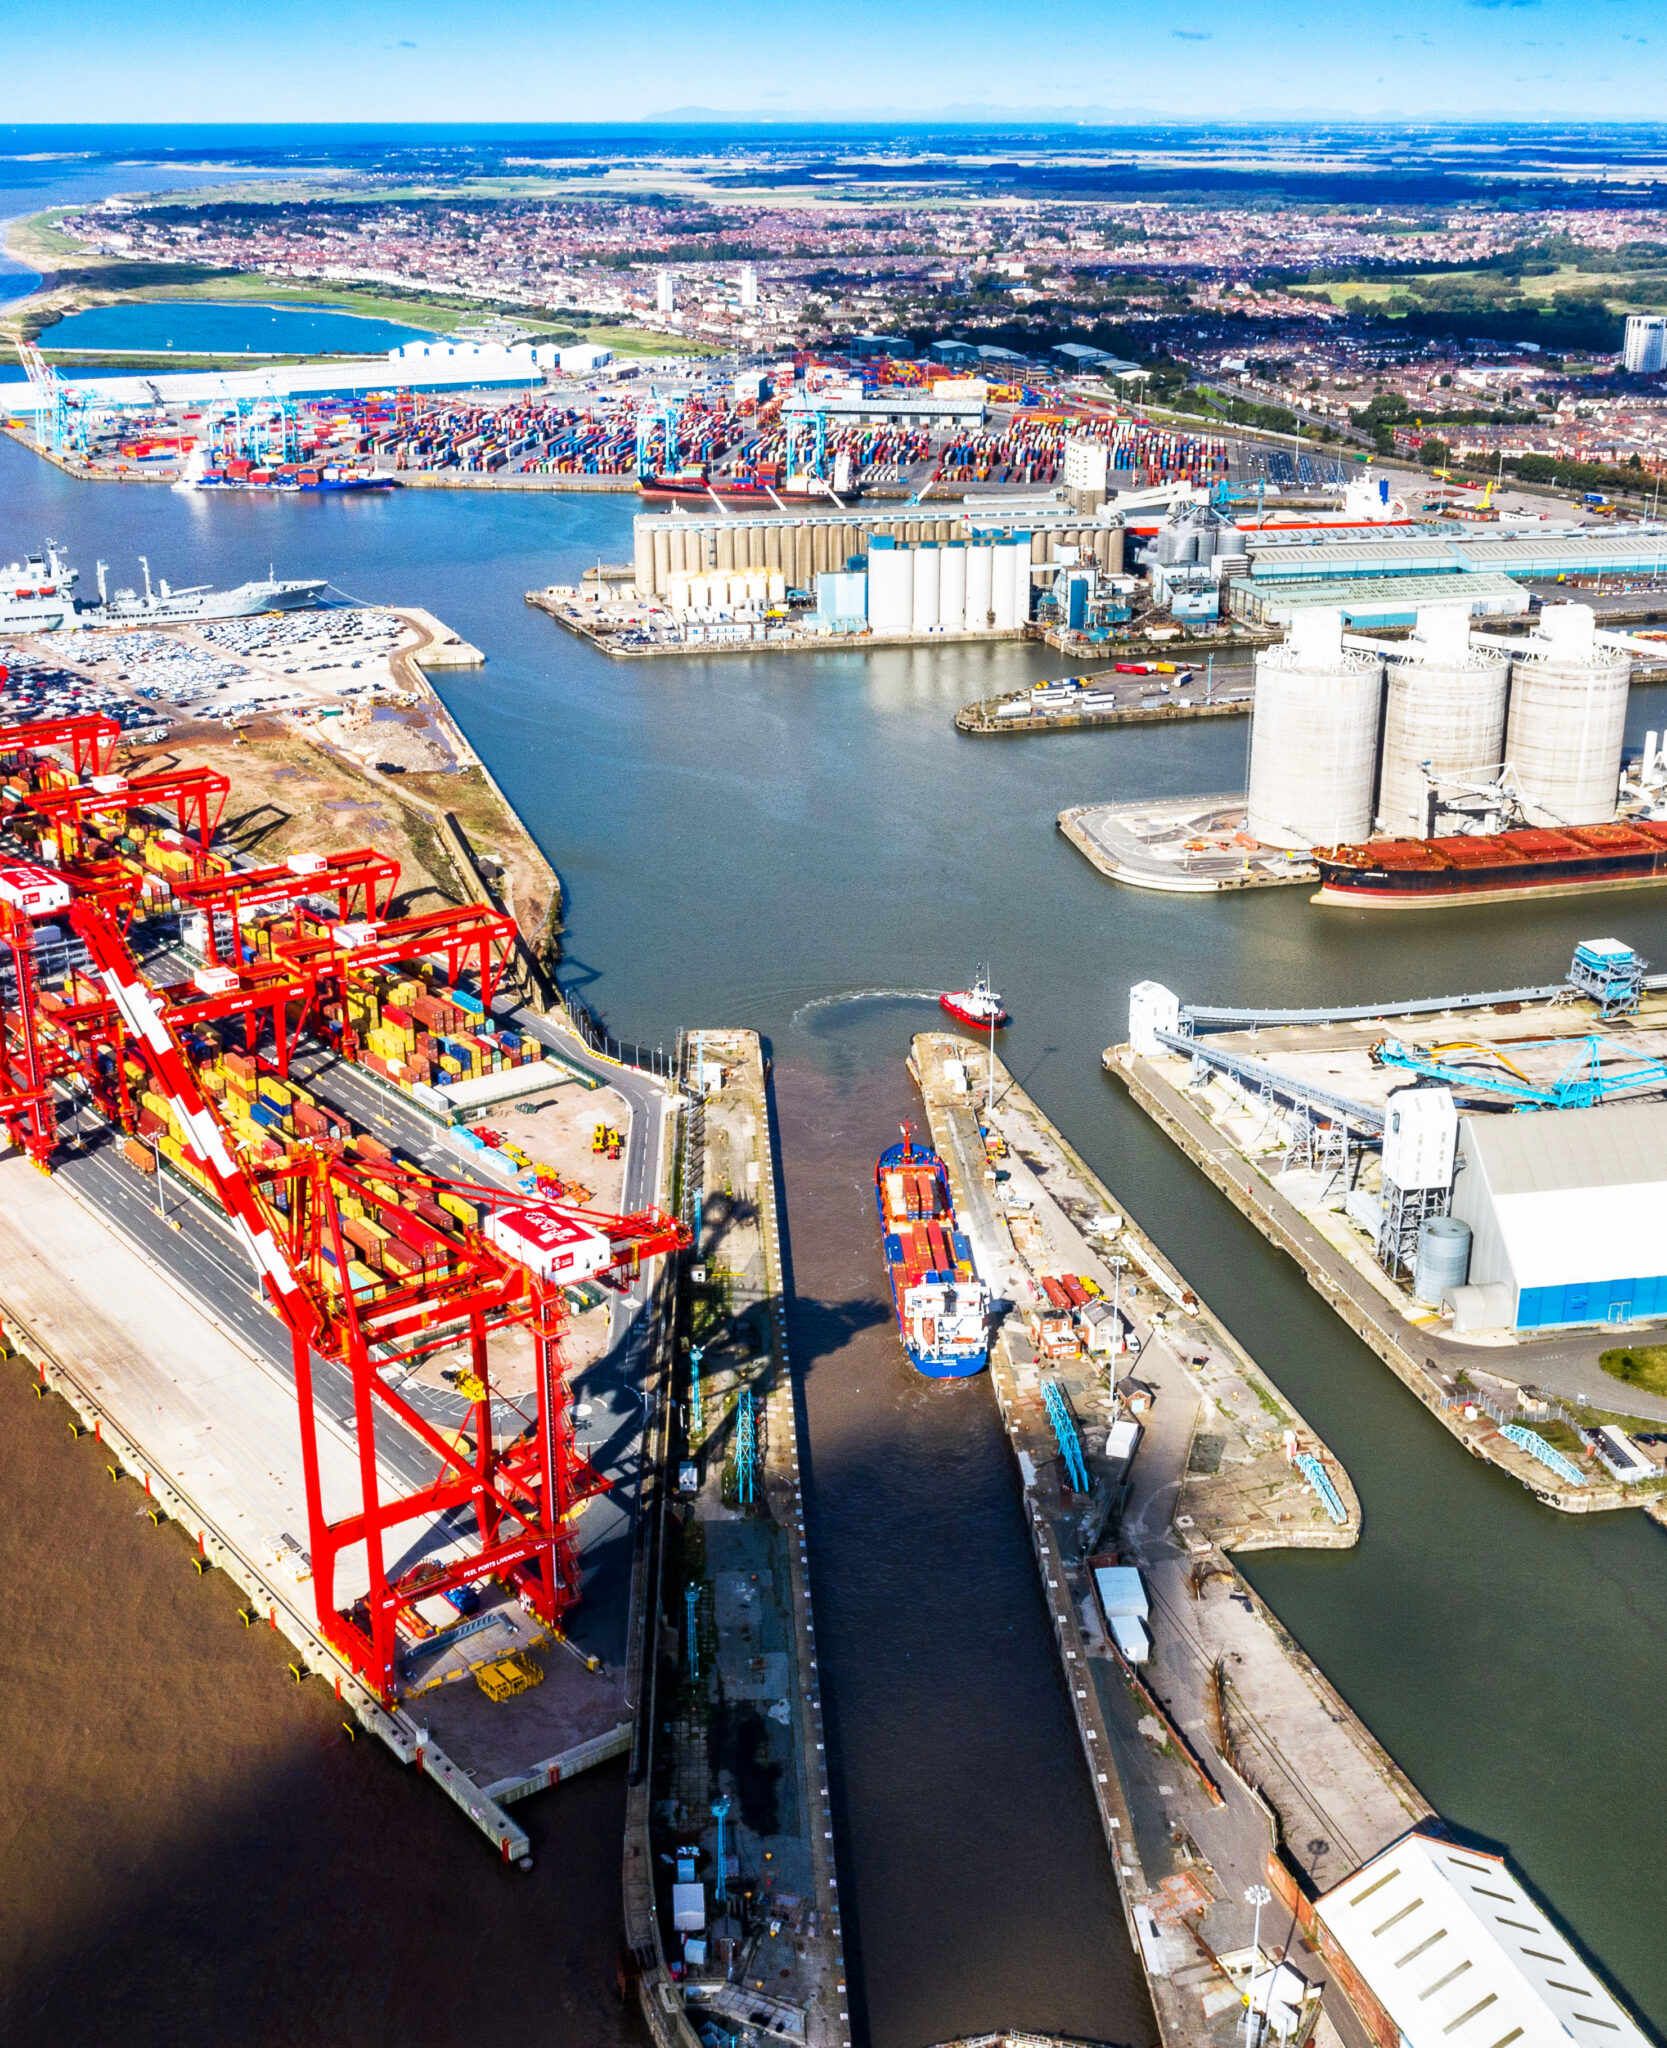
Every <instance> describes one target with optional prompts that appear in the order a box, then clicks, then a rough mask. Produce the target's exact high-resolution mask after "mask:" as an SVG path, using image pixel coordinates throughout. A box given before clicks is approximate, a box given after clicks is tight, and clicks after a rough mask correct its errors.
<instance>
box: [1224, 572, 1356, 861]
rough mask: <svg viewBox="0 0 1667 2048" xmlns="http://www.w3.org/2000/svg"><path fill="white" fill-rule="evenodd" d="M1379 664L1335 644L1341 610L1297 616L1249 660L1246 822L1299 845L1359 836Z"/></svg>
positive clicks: (1262, 835)
mask: <svg viewBox="0 0 1667 2048" xmlns="http://www.w3.org/2000/svg"><path fill="white" fill-rule="evenodd" d="M1382 691H1383V660H1382V657H1381V656H1379V655H1376V654H1365V653H1357V652H1355V651H1354V650H1352V649H1346V648H1345V647H1344V646H1343V616H1342V613H1341V612H1331V611H1311V612H1300V611H1299V612H1298V613H1296V615H1295V616H1294V617H1293V619H1292V621H1291V635H1290V638H1289V639H1288V640H1286V641H1285V642H1284V644H1283V645H1282V646H1279V647H1268V648H1264V649H1262V650H1261V651H1260V652H1259V653H1258V654H1257V656H1256V699H1255V707H1254V711H1253V714H1252V719H1251V727H1250V790H1249V800H1248V803H1247V805H1246V811H1247V816H1246V827H1247V829H1248V830H1249V832H1250V833H1251V834H1252V836H1253V837H1254V838H1256V839H1259V840H1260V841H1261V842H1262V844H1263V845H1264V846H1286V847H1290V848H1293V849H1295V850H1299V851H1306V850H1307V849H1308V848H1309V847H1311V846H1336V845H1339V844H1343V843H1346V842H1348V841H1351V840H1361V839H1365V838H1366V837H1367V836H1368V834H1369V833H1370V831H1371V828H1372V795H1373V786H1374V784H1375V782H1376V779H1377V758H1378V715H1379V708H1380V702H1379V700H1380V698H1381V696H1382Z"/></svg>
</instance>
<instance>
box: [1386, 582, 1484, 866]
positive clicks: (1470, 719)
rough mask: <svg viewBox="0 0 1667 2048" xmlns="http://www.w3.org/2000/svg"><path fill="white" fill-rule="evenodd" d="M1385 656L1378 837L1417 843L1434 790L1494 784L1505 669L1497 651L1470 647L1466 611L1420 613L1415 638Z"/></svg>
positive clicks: (1427, 823) (1446, 608)
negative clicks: (1462, 784)
mask: <svg viewBox="0 0 1667 2048" xmlns="http://www.w3.org/2000/svg"><path fill="white" fill-rule="evenodd" d="M1383 651H1384V653H1385V655H1386V657H1387V658H1386V660H1385V664H1384V667H1385V680H1386V688H1385V691H1384V707H1383V759H1382V765H1381V767H1380V770H1379V775H1378V799H1377V821H1378V830H1379V831H1380V832H1383V833H1387V834H1388V835H1389V836H1390V837H1391V838H1396V839H1421V838H1423V837H1425V836H1426V835H1427V834H1428V833H1429V831H1430V829H1431V825H1432V822H1433V818H1432V792H1433V786H1434V785H1438V784H1451V783H1454V782H1466V783H1475V782H1484V783H1490V782H1493V781H1496V780H1497V779H1498V776H1499V772H1500V765H1501V763H1502V762H1503V760H1504V758H1505V755H1504V744H1505V694H1506V687H1507V684H1508V681H1509V678H1510V672H1511V664H1510V660H1509V657H1508V656H1507V654H1506V652H1505V650H1504V649H1503V648H1494V647H1472V646H1471V644H1470V612H1469V608H1468V607H1467V606H1465V605H1431V606H1428V607H1425V608H1423V609H1421V610H1420V611H1419V614H1418V626H1417V630H1416V632H1415V633H1414V634H1413V637H1412V638H1411V639H1410V640H1407V641H1404V642H1402V643H1401V644H1399V645H1398V646H1392V647H1386V648H1385V649H1384V650H1383Z"/></svg>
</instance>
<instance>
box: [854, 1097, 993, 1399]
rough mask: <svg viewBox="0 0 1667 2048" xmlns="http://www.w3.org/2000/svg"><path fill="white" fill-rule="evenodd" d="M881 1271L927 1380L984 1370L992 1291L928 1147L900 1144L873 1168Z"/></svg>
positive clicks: (906, 1138) (907, 1140)
mask: <svg viewBox="0 0 1667 2048" xmlns="http://www.w3.org/2000/svg"><path fill="white" fill-rule="evenodd" d="M874 1204H875V1207H876V1208H877V1209H878V1211H879V1215H880V1233H881V1238H882V1241H883V1243H884V1247H885V1259H886V1271H887V1274H888V1275H889V1277H890V1280H891V1298H892V1302H893V1305H894V1306H895V1308H896V1311H897V1328H898V1332H899V1334H900V1335H901V1337H902V1339H903V1348H904V1350H905V1351H906V1352H907V1353H908V1354H909V1363H910V1364H911V1365H912V1366H913V1367H914V1369H915V1371H916V1372H918V1373H922V1374H924V1375H925V1377H926V1378H927V1379H932V1380H959V1379H966V1378H968V1377H970V1375H972V1374H973V1373H976V1372H982V1371H983V1370H984V1367H985V1365H986V1363H987V1362H988V1359H989V1352H990V1334H989V1332H990V1293H989V1289H988V1288H987V1287H986V1286H985V1285H984V1283H983V1281H981V1280H980V1279H979V1277H978V1274H977V1272H976V1270H975V1269H974V1266H973V1261H972V1246H971V1245H970V1244H969V1243H968V1241H967V1239H966V1237H965V1236H964V1235H963V1234H962V1232H961V1231H960V1230H959V1229H958V1228H957V1226H956V1221H955V1205H954V1203H953V1201H952V1200H951V1199H950V1193H949V1175H948V1173H947V1172H946V1171H945V1169H944V1163H943V1161H942V1160H941V1159H940V1158H939V1157H938V1155H937V1153H936V1152H934V1151H933V1150H932V1149H931V1147H930V1146H926V1145H917V1144H915V1142H914V1140H913V1137H912V1135H911V1133H910V1132H909V1130H908V1127H907V1126H905V1127H904V1131H903V1141H902V1143H901V1144H898V1145H891V1146H888V1147H887V1148H886V1150H885V1151H884V1152H882V1153H881V1154H880V1157H879V1159H878V1160H877V1162H876V1163H875V1167H874Z"/></svg>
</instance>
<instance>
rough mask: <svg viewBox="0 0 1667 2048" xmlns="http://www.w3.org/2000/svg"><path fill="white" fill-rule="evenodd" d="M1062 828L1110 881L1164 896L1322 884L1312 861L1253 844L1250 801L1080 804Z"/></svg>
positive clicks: (1066, 814)
mask: <svg viewBox="0 0 1667 2048" xmlns="http://www.w3.org/2000/svg"><path fill="white" fill-rule="evenodd" d="M1059 829H1060V831H1061V832H1063V833H1064V835H1065V837H1066V838H1067V839H1068V840H1070V842H1071V844H1072V845H1073V846H1074V847H1075V848H1076V849H1077V851H1078V853H1080V854H1081V855H1082V857H1083V858H1084V859H1085V860H1086V861H1087V862H1088V863H1089V865H1090V866H1091V867H1095V868H1098V869H1099V871H1100V873H1101V874H1102V875H1104V876H1105V877H1106V879H1107V880H1108V881H1112V882H1122V883H1124V884H1126V885H1127V886H1128V887H1129V888H1132V889H1155V890H1157V891H1158V892H1159V893H1160V894H1163V895H1169V896H1215V895H1219V894H1221V893H1222V892H1223V891H1224V890H1230V889H1277V888H1283V887H1286V886H1288V885H1290V884H1291V883H1295V882H1314V881H1317V880H1318V878H1319V869H1318V868H1316V867H1315V866H1314V863H1313V862H1312V861H1307V860H1303V859H1302V858H1301V856H1300V855H1297V854H1292V853H1287V852H1285V851H1284V850H1283V849H1282V848H1280V847H1273V846H1263V845H1261V844H1260V842H1259V841H1257V840H1254V839H1252V838H1251V837H1250V835H1249V833H1247V832H1246V831H1245V829H1244V798H1243V797H1242V796H1232V795H1227V796H1190V797H1156V798H1153V799H1152V800H1151V801H1150V802H1144V803H1125V804H1078V805H1076V806H1074V807H1073V808H1072V809H1070V810H1066V811H1061V812H1060V814H1059Z"/></svg>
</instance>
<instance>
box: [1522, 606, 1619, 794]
mask: <svg viewBox="0 0 1667 2048" xmlns="http://www.w3.org/2000/svg"><path fill="white" fill-rule="evenodd" d="M1595 626H1596V620H1595V618H1594V616H1593V613H1592V608H1591V606H1590V605H1586V604H1558V605H1548V606H1547V607H1546V608H1545V610H1544V611H1543V612H1541V614H1540V630H1539V632H1538V633H1537V634H1535V635H1534V636H1533V638H1532V639H1530V640H1528V641H1526V642H1522V643H1520V644H1519V645H1517V646H1515V647H1513V648H1512V649H1511V715H1510V721H1509V723H1508V725H1507V727H1506V732H1505V761H1506V766H1507V768H1508V769H1509V771H1510V780H1511V782H1512V784H1513V786H1514V787H1515V789H1516V792H1517V794H1518V796H1520V797H1521V799H1522V809H1523V814H1524V816H1525V817H1526V818H1527V820H1528V822H1529V824H1530V825H1551V826H1557V825H1601V824H1603V823H1605V822H1606V821H1607V820H1608V819H1610V818H1612V817H1614V815H1615V798H1616V793H1617V790H1618V788H1619V785H1620V779H1621V742H1622V740H1623V738H1624V736H1625V732H1626V703H1627V690H1628V686H1629V684H1630V682H1631V679H1632V657H1631V655H1630V654H1624V653H1622V652H1621V651H1620V650H1619V649H1618V648H1613V647H1604V646H1600V645H1599V644H1598V642H1597V640H1596V638H1595V637H1594V628H1595Z"/></svg>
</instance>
